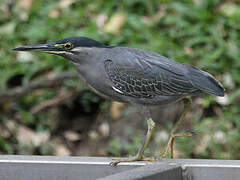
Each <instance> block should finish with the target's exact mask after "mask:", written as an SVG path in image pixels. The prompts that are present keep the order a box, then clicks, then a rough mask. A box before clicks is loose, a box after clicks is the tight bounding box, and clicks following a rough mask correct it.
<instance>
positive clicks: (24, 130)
mask: <svg viewBox="0 0 240 180" xmlns="http://www.w3.org/2000/svg"><path fill="white" fill-rule="evenodd" d="M49 139H50V134H49V133H48V132H35V131H33V130H31V129H30V128H28V127H25V126H19V127H18V131H17V140H18V142H19V144H27V145H34V146H40V145H41V144H46V143H47V142H48V141H49Z"/></svg>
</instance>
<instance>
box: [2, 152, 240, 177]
mask: <svg viewBox="0 0 240 180" xmlns="http://www.w3.org/2000/svg"><path fill="white" fill-rule="evenodd" d="M110 161H111V159H110V158H100V157H56V156H21V155H3V156H0V180H81V179H82V180H93V179H99V180H136V179H142V180H143V179H144V180H155V179H156V180H158V179H161V180H240V161H239V160H203V159H202V160H201V159H160V160H158V161H157V162H154V163H150V162H133V163H121V164H119V165H118V166H116V167H112V166H109V163H110Z"/></svg>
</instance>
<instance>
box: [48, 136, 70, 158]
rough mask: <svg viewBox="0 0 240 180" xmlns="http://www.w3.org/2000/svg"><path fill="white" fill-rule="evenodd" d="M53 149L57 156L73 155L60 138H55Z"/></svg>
mask: <svg viewBox="0 0 240 180" xmlns="http://www.w3.org/2000/svg"><path fill="white" fill-rule="evenodd" d="M52 148H53V149H54V151H55V154H56V156H70V155H71V151H70V150H69V149H68V148H67V147H66V146H65V145H64V144H63V142H62V141H61V139H59V138H55V139H54V140H53V141H52Z"/></svg>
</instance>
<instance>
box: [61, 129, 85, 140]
mask: <svg viewBox="0 0 240 180" xmlns="http://www.w3.org/2000/svg"><path fill="white" fill-rule="evenodd" d="M64 137H65V138H66V139H67V140H69V141H78V140H80V139H81V136H80V134H79V133H77V132H75V131H65V132H64Z"/></svg>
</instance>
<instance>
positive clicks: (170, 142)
mask: <svg viewBox="0 0 240 180" xmlns="http://www.w3.org/2000/svg"><path fill="white" fill-rule="evenodd" d="M183 103H184V110H183V113H182V115H181V117H180V119H179V120H178V121H177V123H176V125H175V126H174V128H173V129H172V131H171V135H170V138H169V140H168V143H167V146H166V147H165V148H164V150H163V151H162V153H161V154H160V157H162V158H165V157H166V156H167V154H168V151H169V149H170V152H171V158H173V157H174V154H173V152H174V149H173V145H174V140H175V138H177V137H191V136H192V133H185V134H177V133H176V132H177V130H178V128H179V126H180V125H181V123H182V121H183V119H184V118H185V116H186V114H187V112H188V111H189V109H190V107H191V99H189V98H185V99H183Z"/></svg>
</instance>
